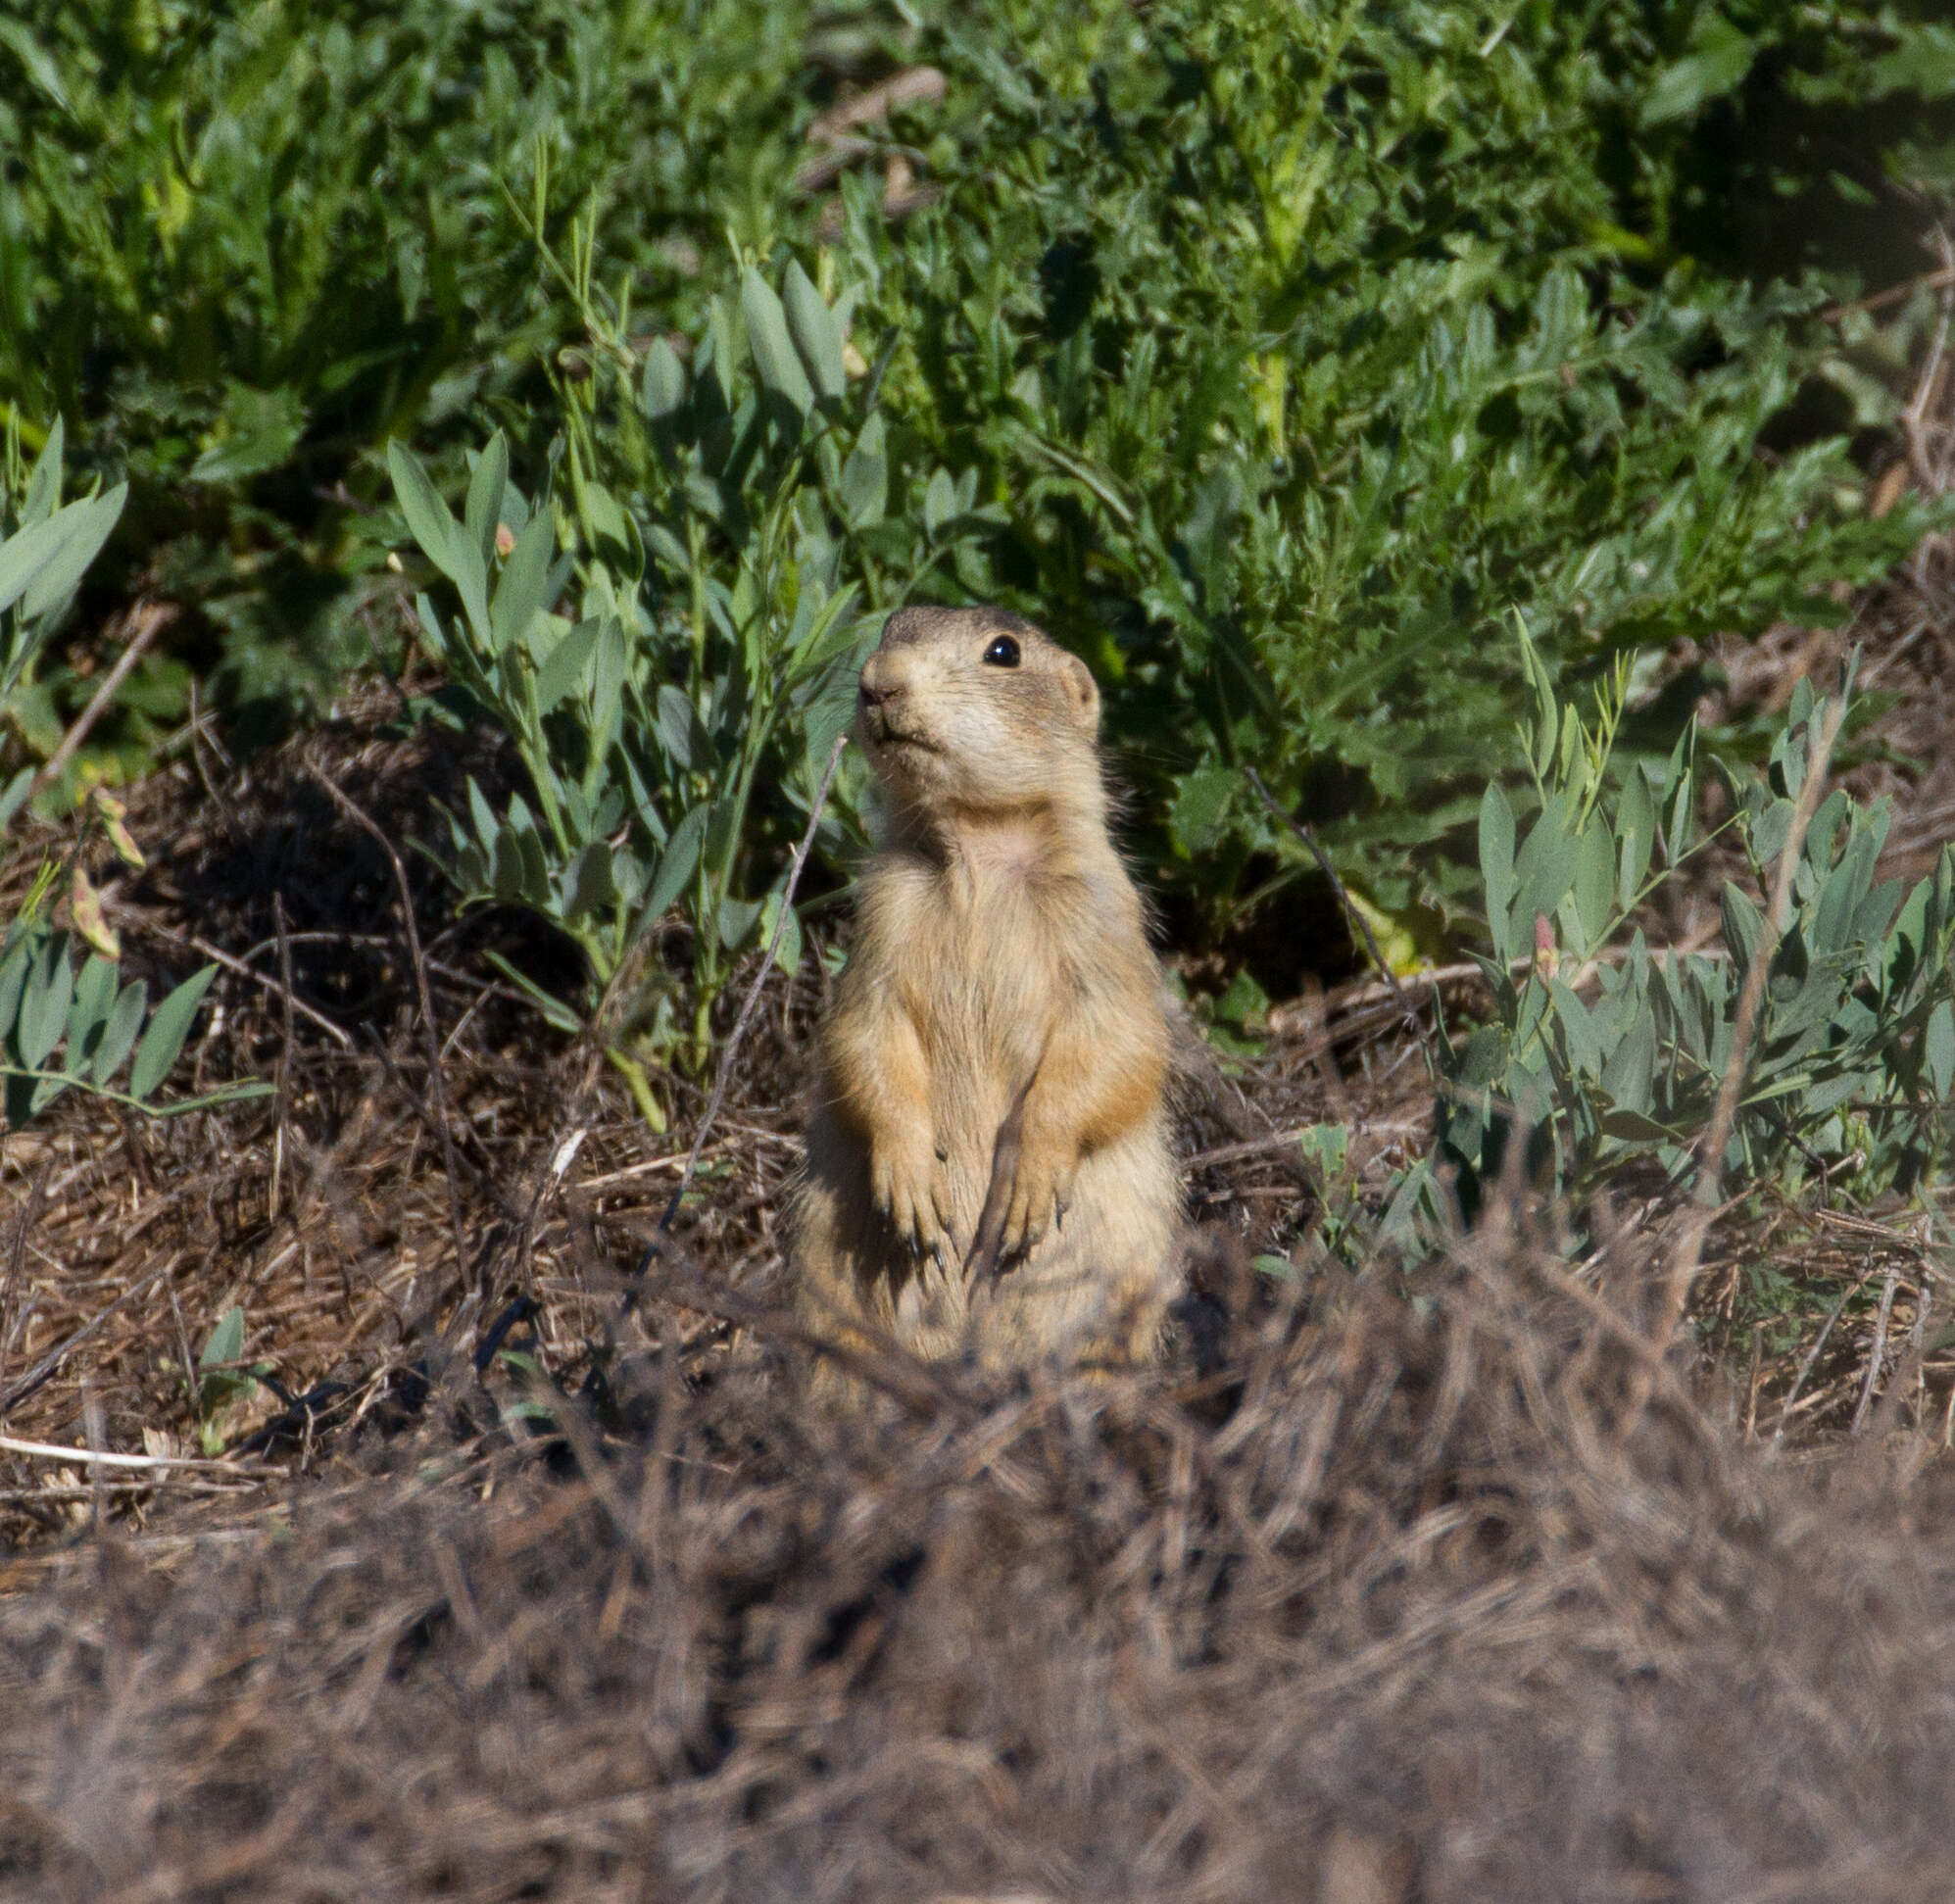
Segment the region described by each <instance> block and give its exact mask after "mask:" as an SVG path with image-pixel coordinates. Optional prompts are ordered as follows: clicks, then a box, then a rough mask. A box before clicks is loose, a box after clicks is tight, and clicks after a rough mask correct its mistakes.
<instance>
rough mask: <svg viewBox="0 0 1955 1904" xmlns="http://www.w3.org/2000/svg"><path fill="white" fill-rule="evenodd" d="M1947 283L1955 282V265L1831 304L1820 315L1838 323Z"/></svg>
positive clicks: (1934, 289) (1936, 288)
mask: <svg viewBox="0 0 1955 1904" xmlns="http://www.w3.org/2000/svg"><path fill="white" fill-rule="evenodd" d="M1946 284H1955V265H1944V266H1942V268H1941V269H1939V270H1938V271H1923V272H1922V273H1921V275H1920V276H1919V277H1909V278H1903V279H1902V280H1901V282H1900V283H1898V284H1889V285H1888V286H1887V288H1886V289H1885V290H1884V291H1876V292H1875V293H1874V294H1873V296H1872V297H1866V298H1856V299H1855V300H1854V301H1853V302H1852V303H1851V304H1833V305H1829V306H1828V307H1827V308H1826V309H1825V310H1824V311H1822V312H1821V313H1820V314H1819V315H1820V316H1821V317H1824V318H1825V319H1826V321H1827V322H1828V323H1830V324H1836V323H1838V322H1839V320H1840V319H1841V318H1842V317H1850V316H1851V315H1853V314H1854V313H1855V312H1859V311H1879V310H1882V309H1883V308H1884V307H1885V306H1887V305H1890V304H1899V303H1900V302H1901V300H1902V299H1903V298H1911V297H1913V296H1914V294H1915V293H1916V292H1917V291H1938V290H1940V289H1941V287H1942V286H1943V285H1946Z"/></svg>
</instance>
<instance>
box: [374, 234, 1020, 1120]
mask: <svg viewBox="0 0 1955 1904" xmlns="http://www.w3.org/2000/svg"><path fill="white" fill-rule="evenodd" d="M845 315H846V314H845ZM610 322H611V320H610V318H609V317H607V316H606V315H605V314H603V313H601V312H600V311H599V310H598V309H597V308H596V307H595V306H594V307H593V309H592V323H593V325H594V326H595V327H596V328H597V330H598V332H599V334H600V341H601V342H602V343H603V345H604V348H603V349H601V350H599V351H598V352H596V353H595V362H594V363H593V364H592V365H591V366H589V367H588V368H587V369H584V370H581V371H580V374H579V375H577V376H576V377H575V378H573V379H570V380H567V381H566V382H565V383H564V385H563V387H562V404H563V415H564V431H563V434H562V437H561V438H560V440H559V446H558V447H559V450H560V453H561V466H562V468H563V469H564V470H565V471H566V472H567V480H566V481H562V482H560V483H558V484H557V486H556V487H555V488H554V489H552V490H551V491H549V492H548V493H546V494H543V495H540V496H539V497H538V498H537V499H536V500H535V501H534V502H532V501H530V500H529V499H528V498H526V497H525V496H523V495H522V494H521V493H520V492H519V491H518V490H517V489H516V488H515V487H514V486H513V484H512V483H511V482H510V481H509V479H508V470H509V456H508V451H507V448H506V446H505V444H504V442H503V439H502V438H501V437H500V436H499V437H496V438H494V439H493V440H492V441H491V443H490V445H489V447H488V449H487V450H486V451H485V452H484V453H483V455H482V456H481V457H480V458H479V459H477V461H476V463H475V465H474V470H473V473H472V476H471V478H470V481H469V485H468V494H467V500H466V505H465V508H464V515H463V518H462V519H461V520H460V521H458V520H457V519H456V517H455V516H454V515H453V514H452V513H450V511H449V509H448V507H447V505H446V504H445V503H444V502H443V501H442V500H441V498H440V496H439V495H438V493H437V492H436V490H435V488H434V486H433V484H432V483H431V482H430V481H429V479H428V477H427V475H426V473H425V472H424V471H423V470H422V469H421V467H420V465H419V464H417V463H416V462H415V460H414V459H413V458H412V457H411V456H409V455H408V454H407V453H405V452H403V451H401V450H398V449H396V450H395V452H394V454H393V467H394V477H395V483H396V486H397V489H398V492H399V495H400V499H401V505H402V508H403V511H404V513H405V514H406V516H407V519H408V522H409V524H410V525H411V527H412V528H413V530H414V533H415V539H416V540H417V541H418V543H419V544H420V547H421V550H422V551H423V553H424V554H425V555H426V556H427V557H428V559H429V560H430V561H433V562H434V563H435V565H436V566H437V567H438V568H439V569H441V570H442V572H443V573H444V574H445V575H446V576H447V577H448V578H449V579H450V580H451V581H452V582H453V583H454V584H455V586H456V589H457V592H458V594H459V596H460V599H461V603H462V609H463V612H462V614H461V615H460V616H457V617H455V618H453V619H450V618H448V617H445V616H444V615H443V614H442V613H441V611H440V610H438V609H437V608H436V607H435V606H434V605H433V604H432V603H431V602H430V601H429V600H428V598H427V597H426V596H425V595H423V596H422V597H421V598H420V601H419V605H418V611H419V619H420V625H421V629H422V632H423V634H424V636H425V637H426V640H427V643H428V646H429V647H430V648H431V650H432V651H433V652H434V654H435V655H436V656H437V657H438V658H440V659H442V660H443V661H444V662H445V663H446V665H447V667H448V670H449V672H450V675H451V676H452V679H453V684H454V688H455V690H456V691H457V692H456V693H454V694H453V695H451V696H450V697H448V707H449V708H450V709H451V711H454V712H459V713H470V714H474V715H477V716H482V717H486V718H487V719H489V720H490V721H491V722H492V723H493V724H495V725H496V726H497V727H499V728H500V729H501V730H502V731H504V732H505V733H507V734H508V735H509V737H510V738H511V740H512V741H513V745H514V750H515V754H516V756H517V757H518V759H519V760H520V762H521V764H522V766H523V768H524V770H525V772H526V774H527V777H528V780H529V784H530V790H531V792H530V796H529V797H525V796H524V795H522V794H520V793H518V794H517V795H515V796H514V797H513V799H512V800H511V801H510V803H509V804H508V806H506V807H505V808H504V809H502V810H500V811H498V810H495V809H494V808H492V807H491V806H490V804H489V802H488V801H487V799H486V798H485V797H484V796H483V794H482V792H481V790H480V789H479V788H478V787H476V786H475V785H474V784H473V783H472V782H471V783H470V785H469V810H468V812H467V813H466V814H465V815H464V814H457V815H455V816H453V818H452V819H451V821H450V830H451V851H450V854H449V855H448V861H447V863H448V868H449V871H450V873H451V874H452V876H453V878H454V880H455V883H456V886H457V888H458V890H459V892H460V894H461V896H462V898H463V900H464V903H479V902H487V901H492V900H494V901H502V902H505V903H517V904H521V905H524V906H526V907H528V908H530V909H531V910H533V911H535V912H537V913H539V914H541V915H542V916H543V917H545V918H547V919H549V920H550V921H552V922H553V923H554V924H555V925H557V926H558V927H560V928H561V929H562V930H563V931H564V932H566V933H567V934H568V935H569V936H570V937H571V938H572V939H573V940H574V941H575V942H576V944H577V945H578V946H579V947H580V948H581V949H582V951H583V952H584V954H585V959H586V963H587V969H588V972H589V978H590V993H589V996H588V998H586V999H585V1000H582V1001H577V1002H576V1003H575V1004H572V1003H571V1002H569V1001H562V1000H559V999H555V998H546V997H544V996H542V995H540V994H538V993H537V992H536V989H535V987H534V986H532V985H529V983H528V981H527V980H523V979H521V978H520V975H517V974H512V975H513V976H516V977H517V979H518V982H519V983H522V984H524V985H525V987H526V988H527V989H528V990H529V991H530V993H531V995H532V996H533V997H535V998H536V999H537V1001H538V1002H539V1003H540V1004H541V1005H542V1006H543V1008H544V1010H545V1011H546V1013H547V1014H548V1015H549V1016H550V1017H551V1018H552V1020H553V1022H555V1023H557V1024H559V1025H560V1026H561V1027H562V1028H564V1029H579V1028H581V1027H582V1026H583V1025H584V1024H585V1023H586V1022H587V1021H588V1018H589V1015H590V1014H592V1013H597V1014H599V1015H600V1017H601V1019H602V1021H603V1022H602V1023H601V1024H600V1027H599V1030H600V1036H601V1040H602V1042H603V1044H604V1046H605V1049H606V1050H608V1051H609V1052H610V1054H611V1058H612V1060H613V1062H615V1063H617V1064H618V1065H619V1067H620V1068H621V1069H623V1070H624V1072H625V1074H626V1075H627V1076H628V1077H629V1078H631V1080H632V1081H633V1084H634V1088H635V1089H636V1090H637V1092H638V1095H639V1098H640V1102H641V1105H642V1106H643V1107H644V1108H645V1109H646V1111H647V1112H648V1114H650V1115H652V1116H653V1117H654V1118H655V1119H656V1118H657V1117H658V1116H659V1110H658V1107H657V1105H656V1102H655V1101H654V1099H653V1098H652V1097H651V1096H650V1092H649V1086H648V1082H647V1080H646V1078H645V1076H644V1073H643V1070H642V1067H641V1064H640V1061H639V1057H640V1055H643V1056H649V1057H652V1058H655V1059H658V1060H661V1061H662V1060H663V1059H666V1058H668V1057H670V1056H672V1055H675V1054H676V1055H678V1056H679V1057H681V1058H683V1059H684V1060H685V1061H686V1062H688V1063H689V1064H690V1065H692V1066H694V1067H698V1066H700V1065H702V1064H703V1063H704V1062H705V1059H706V1056H707V1052H708V1048H709V1035H710V1012H711V1007H712V1004H713V1001H714V1000H715V999H716V997H717V996H718V993H719V991H720V989H721V987H722V986H723V985H724V983H725V981H726V979H727V977H728V974H729V972H730V969H731V965H732V962H733V960H734V959H735V958H736V957H738V956H739V955H740V954H741V953H742V952H745V951H746V950H748V949H749V948H751V947H752V946H753V945H754V944H755V943H756V941H757V940H758V939H759V938H760V937H761V936H762V935H766V936H767V937H768V938H771V935H772V930H773V926H774V923H775V921H776V919H777V917H778V913H779V907H780V905H781V903H782V898H783V885H782V882H781V881H780V880H779V879H774V878H773V875H772V872H771V870H760V871H758V873H757V870H756V865H755V861H756V858H757V849H759V848H761V847H763V846H764V845H765V843H766V841H767V837H768V830H769V824H770V822H771V821H772V820H773V819H775V818H777V817H779V816H780V815H781V813H782V812H783V810H785V811H786V812H788V813H792V814H795V815H796V824H797V826H798V825H799V824H800V823H801V822H802V821H804V820H805V818H806V814H807V812H808V810H809V808H810V807H811V806H812V804H813V800H814V795H815V791H816V787H817V783H818V782H819V781H820V780H821V778H822V775H823V772H824V769H825V766H826V763H827V760H828V756H829V752H830V749H831V747H832V745H833V743H834V741H835V739H836V738H837V736H839V735H840V733H841V732H842V731H843V729H844V728H845V727H846V726H847V724H848V721H849V717H850V714H851V712H852V710H853V707H854V700H855V673H856V671H857V670H858V668H859V667H860V664H861V661H862V659H863V657H864V655H865V653H866V651H867V649H868V648H869V647H870V646H872V645H873V643H874V641H875V638H876V636H877V634H878V632H879V630H880V620H881V615H880V612H879V610H888V609H889V608H892V607H895V606H896V605H897V604H899V603H900V602H901V601H902V600H904V597H905V596H906V595H907V594H908V593H909V592H911V591H912V590H913V589H914V588H915V587H916V586H917V585H918V584H919V583H920V582H922V581H923V579H924V578H925V577H927V576H930V575H932V574H933V573H936V574H938V575H939V577H940V579H941V577H942V575H943V573H944V572H945V571H946V570H948V569H950V568H953V567H954V565H955V563H956V561H957V560H958V558H959V556H960V555H963V554H966V553H967V552H968V548H969V538H970V537H971V535H972V534H973V533H975V532H976V531H977V530H979V529H980V528H981V527H982V526H983V524H982V523H981V522H980V521H979V519H978V518H977V517H976V516H975V515H974V514H973V513H971V508H970V504H971V490H972V484H971V483H970V482H969V481H966V482H965V483H964V485H963V486H962V487H961V488H959V486H958V485H957V484H955V483H953V481H952V479H951V477H950V475H949V474H948V472H946V471H945V470H943V469H942V468H938V469H936V470H934V471H933V472H931V473H930V474H929V475H928V477H927V480H926V479H925V478H924V473H923V471H922V470H921V469H918V468H915V467H912V466H911V465H910V464H906V463H905V462H904V461H903V460H901V459H900V458H897V457H895V456H893V455H892V451H891V448H890V439H889V432H888V431H887V429H886V427H885V424H884V420H883V417H882V415H880V413H879V412H878V411H877V410H876V409H875V407H874V403H873V397H872V393H871V394H869V395H862V396H857V395H855V394H852V392H851V390H850V387H849V383H850V379H849V375H848V371H847V368H846V359H845V344H844V333H843V323H842V320H841V318H839V317H838V316H837V314H836V312H834V311H832V310H831V309H830V307H829V306H828V304H827V303H825V302H824V301H823V299H822V298H821V295H820V293H819V292H818V291H817V290H816V289H815V287H814V285H813V284H812V283H811V282H810V281H809V279H808V278H807V277H806V274H805V273H804V272H803V271H802V270H801V269H800V268H799V267H798V266H791V267H790V268H789V269H788V272H787V274H786V278H785V281H784V283H783V286H782V289H781V291H780V292H776V291H775V290H774V289H773V287H772V286H770V285H769V284H768V283H767V282H766V281H765V280H764V279H763V278H762V277H761V276H760V275H759V274H758V272H757V271H755V270H753V269H748V270H747V271H746V272H745V273H744V274H743V277H742V280H741V284H740V288H739V291H738V293H737V295H735V294H733V293H728V294H726V295H723V296H721V297H720V298H718V299H716V300H715V301H714V303H713V305H712V308H711V312H710V317H709V322H708V324H707V326H706V330H705V333H704V335H703V336H702V337H701V338H700V339H699V340H698V342H697V343H696V344H694V345H693V346H691V347H690V349H689V352H688V357H689V360H690V362H689V363H688V362H687V361H686V360H682V359H681V358H680V356H679V355H678V354H677V353H676V352H675V351H674V350H673V349H672V348H671V346H670V345H669V344H667V343H666V342H664V341H663V340H662V339H661V340H660V341H659V342H657V343H656V344H654V346H653V347H652V350H651V352H650V354H649V356H648V357H647V359H646V361H645V364H644V366H643V369H642V373H641V372H639V371H638V370H637V368H636V366H633V363H632V359H631V357H630V354H629V352H628V350H627V349H626V348H625V347H624V344H623V342H622V339H621V338H620V337H619V336H618V335H616V334H615V333H614V331H613V330H611V328H609V327H608V326H609V325H610ZM605 477H609V478H610V479H611V480H610V481H606V480H604V479H603V478H605ZM560 545H561V546H564V547H565V548H566V549H567V550H568V551H571V552H573V553H565V554H563V555H561V556H560V555H559V554H558V553H557V552H558V549H559V547H560ZM499 551H500V553H499ZM573 578H574V580H575V583H576V586H577V591H578V595H579V601H578V606H577V608H576V610H575V611H574V612H558V611H557V604H558V602H559V599H560V597H561V596H562V593H563V592H564V591H565V590H566V589H567V588H568V587H569V586H570V585H571V583H572V580H573ZM849 810H851V807H850V804H849V803H848V802H846V801H845V802H844V803H843V811H844V813H845V814H846V813H847V812H848V811H849ZM826 824H827V826H828V839H829V842H830V845H831V848H834V847H837V846H839V844H840V841H841V838H842V837H843V832H844V830H845V827H846V820H839V819H838V820H831V821H829V822H827V823H826ZM769 879H773V883H772V885H771V886H769V885H767V884H766V882H767V881H768V880H769ZM679 901H682V902H683V903H684V915H685V918H686V921H687V923H688V925H689V927H690V931H691V937H692V954H691V958H690V961H689V965H690V970H689V973H688V977H689V980H690V987H691V1018H690V1022H681V1020H680V1018H679V1017H678V1015H677V1013H678V1006H679V999H678V995H677V992H676V989H675V988H674V986H673V984H672V983H671V982H670V980H669V979H668V978H667V977H666V975H665V974H664V972H663V969H662V967H661V966H660V965H659V964H658V963H657V962H656V961H654V962H651V963H649V964H648V963H647V962H646V961H645V960H644V959H643V957H642V954H643V952H645V950H646V945H647V937H648V934H649V933H650V931H651V929H652V928H653V927H655V926H656V925H657V924H658V923H659V921H660V919H661V918H662V917H663V916H664V915H665V913H666V912H667V911H668V909H669V908H670V907H671V906H672V905H673V903H675V902H679ZM801 945H802V940H801V929H800V925H799V922H798V920H796V919H795V918H793V917H792V916H790V918H789V920H788V921H787V924H786V927H785V929H784V932H783V936H782V940H781V945H780V952H779V957H780V958H781V961H782V962H783V963H784V964H785V965H786V966H787V967H788V968H789V969H790V970H792V969H793V968H794V966H795V965H796V964H798V963H799V960H800V957H801ZM613 1004H616V1005H618V1006H621V1007H622V1008H621V1009H616V1010H613V1009H611V1006H612V1005H613ZM634 1053H636V1054H639V1055H634Z"/></svg>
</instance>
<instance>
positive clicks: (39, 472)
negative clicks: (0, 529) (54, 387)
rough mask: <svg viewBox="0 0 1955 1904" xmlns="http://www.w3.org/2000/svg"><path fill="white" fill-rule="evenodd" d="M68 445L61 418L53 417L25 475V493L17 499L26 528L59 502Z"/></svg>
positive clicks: (44, 516) (42, 519)
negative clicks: (64, 455) (19, 502)
mask: <svg viewBox="0 0 1955 1904" xmlns="http://www.w3.org/2000/svg"><path fill="white" fill-rule="evenodd" d="M67 447H68V430H67V427H66V425H65V424H64V423H63V421H62V419H61V418H60V417H59V416H57V417H56V418H55V419H54V427H53V428H52V429H50V430H49V431H48V433H47V441H46V442H45V443H44V444H43V445H42V446H41V453H40V455H39V456H37V457H36V458H35V459H34V468H33V473H32V474H31V475H30V476H29V477H28V478H27V493H26V494H25V495H24V497H23V498H22V499H21V515H20V522H21V526H22V527H23V528H26V527H28V526H30V525H31V524H33V523H35V522H45V521H46V520H47V518H48V517H49V516H50V515H52V514H53V513H55V510H56V508H57V506H58V505H59V504H60V502H61V464H62V457H63V454H64V452H65V451H66V449H67Z"/></svg>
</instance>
